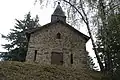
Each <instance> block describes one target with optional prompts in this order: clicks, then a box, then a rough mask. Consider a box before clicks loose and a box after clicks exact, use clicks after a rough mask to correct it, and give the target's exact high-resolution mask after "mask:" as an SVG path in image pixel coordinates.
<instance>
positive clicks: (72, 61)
mask: <svg viewBox="0 0 120 80" xmlns="http://www.w3.org/2000/svg"><path fill="white" fill-rule="evenodd" d="M70 62H71V64H73V54H71V60H70Z"/></svg>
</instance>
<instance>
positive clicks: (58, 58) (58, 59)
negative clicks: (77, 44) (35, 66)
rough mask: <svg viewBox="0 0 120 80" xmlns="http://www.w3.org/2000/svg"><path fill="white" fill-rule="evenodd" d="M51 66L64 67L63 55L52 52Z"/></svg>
mask: <svg viewBox="0 0 120 80" xmlns="http://www.w3.org/2000/svg"><path fill="white" fill-rule="evenodd" d="M51 64H57V65H62V64H63V53H60V52H52V53H51Z"/></svg>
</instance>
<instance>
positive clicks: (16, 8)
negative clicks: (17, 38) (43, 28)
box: [0, 0, 94, 57]
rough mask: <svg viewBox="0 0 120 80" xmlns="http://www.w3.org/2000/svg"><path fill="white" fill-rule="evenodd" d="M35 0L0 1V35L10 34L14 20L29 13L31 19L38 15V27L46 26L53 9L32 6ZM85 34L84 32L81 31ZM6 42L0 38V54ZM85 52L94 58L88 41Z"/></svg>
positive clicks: (37, 5) (20, 18)
mask: <svg viewBox="0 0 120 80" xmlns="http://www.w3.org/2000/svg"><path fill="white" fill-rule="evenodd" d="M34 1H35V0H1V1H0V26H1V27H0V34H4V35H7V34H8V33H9V32H10V29H12V28H14V25H15V19H18V20H22V19H24V15H26V14H27V13H28V12H29V11H30V12H31V15H32V17H35V15H39V18H40V21H39V23H40V25H44V24H47V23H48V22H50V20H51V14H52V13H53V11H54V9H53V8H52V6H48V7H47V8H45V7H44V9H40V5H39V3H38V4H36V5H34ZM82 32H84V33H85V34H86V31H82ZM5 43H7V41H5V40H4V39H2V38H1V36H0V52H2V51H5V50H4V49H3V48H2V46H1V44H5ZM87 50H88V51H89V52H90V55H92V57H94V53H93V51H92V46H91V45H90V41H89V42H88V44H87Z"/></svg>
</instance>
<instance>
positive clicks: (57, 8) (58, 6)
mask: <svg viewBox="0 0 120 80" xmlns="http://www.w3.org/2000/svg"><path fill="white" fill-rule="evenodd" d="M52 15H55V16H65V13H64V11H63V10H62V8H61V6H60V3H58V5H57V7H56V9H55V11H54V12H53V14H52Z"/></svg>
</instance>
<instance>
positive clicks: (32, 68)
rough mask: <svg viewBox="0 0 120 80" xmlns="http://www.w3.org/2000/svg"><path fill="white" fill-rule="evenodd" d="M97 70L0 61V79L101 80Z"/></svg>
mask: <svg viewBox="0 0 120 80" xmlns="http://www.w3.org/2000/svg"><path fill="white" fill-rule="evenodd" d="M102 77H103V75H102V74H101V73H99V72H94V71H89V70H86V69H79V70H75V69H72V68H70V67H69V68H68V67H63V66H56V65H39V64H37V63H26V62H25V63H22V62H14V61H13V62H12V61H5V62H0V80H101V78H102Z"/></svg>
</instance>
